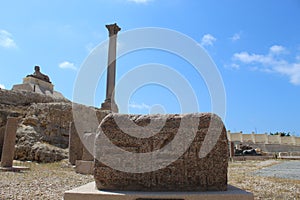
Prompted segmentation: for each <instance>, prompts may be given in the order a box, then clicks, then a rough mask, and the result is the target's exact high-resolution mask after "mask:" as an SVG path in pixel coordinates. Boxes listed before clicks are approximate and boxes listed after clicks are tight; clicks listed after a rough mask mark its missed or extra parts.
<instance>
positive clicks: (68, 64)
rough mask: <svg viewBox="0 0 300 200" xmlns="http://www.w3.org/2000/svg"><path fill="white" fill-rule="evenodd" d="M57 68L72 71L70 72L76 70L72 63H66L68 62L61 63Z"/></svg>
mask: <svg viewBox="0 0 300 200" xmlns="http://www.w3.org/2000/svg"><path fill="white" fill-rule="evenodd" d="M58 66H59V68H62V69H72V70H77V68H76V67H75V65H74V63H71V62H68V61H64V62H62V63H59V65H58Z"/></svg>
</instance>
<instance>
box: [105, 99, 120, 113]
mask: <svg viewBox="0 0 300 200" xmlns="http://www.w3.org/2000/svg"><path fill="white" fill-rule="evenodd" d="M101 110H110V111H112V112H115V113H118V112H119V108H118V106H117V104H116V103H115V102H114V101H111V100H110V99H106V100H105V101H104V103H102V104H101Z"/></svg>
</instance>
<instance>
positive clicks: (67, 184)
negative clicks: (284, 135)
mask: <svg viewBox="0 0 300 200" xmlns="http://www.w3.org/2000/svg"><path fill="white" fill-rule="evenodd" d="M285 163H286V162H285V161H274V160H267V161H239V162H230V163H229V169H228V179H229V182H228V183H229V184H231V185H233V186H236V187H238V188H241V189H244V190H247V191H249V192H252V193H253V194H254V197H255V199H284V200H286V199H300V180H292V179H286V178H284V179H282V178H278V177H276V178H274V177H264V176H256V175H253V172H255V171H258V170H263V168H266V167H269V166H272V165H275V164H278V165H280V166H281V169H284V168H285V166H286V165H285ZM15 164H16V165H23V166H27V167H30V170H29V171H24V172H19V173H16V172H0V177H1V178H0V199H1V200H7V199H26V200H31V199H33V200H35V199H54V200H56V199H60V200H61V199H62V198H63V194H64V192H65V191H66V190H70V189H73V188H76V187H78V186H81V185H84V184H86V183H89V182H91V181H93V176H92V175H81V174H76V173H75V172H74V169H73V168H72V167H71V166H70V165H68V162H67V161H66V160H64V161H62V162H58V163H52V164H37V163H24V162H16V163H15ZM275 166H277V165H275ZM275 166H274V167H275ZM288 166H290V164H288ZM292 166H299V163H298V164H296V162H295V163H293V165H292ZM299 173H300V172H299V171H298V172H297V175H299Z"/></svg>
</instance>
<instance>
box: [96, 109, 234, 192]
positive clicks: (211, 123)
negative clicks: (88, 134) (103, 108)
mask: <svg viewBox="0 0 300 200" xmlns="http://www.w3.org/2000/svg"><path fill="white" fill-rule="evenodd" d="M152 122H154V124H152ZM161 124H163V125H162V127H161V129H157V130H156V128H157V127H159V126H160V125H161ZM133 125H135V126H133ZM148 125H149V126H150V127H152V128H149V126H148ZM120 127H122V128H120ZM153 130H155V131H154V132H153ZM156 131H157V132H156ZM145 133H147V134H150V133H151V134H152V136H149V135H148V136H147V137H146V136H144V135H145ZM128 134H131V135H128ZM132 135H134V136H135V137H133V136H132ZM104 136H106V137H107V138H108V139H109V140H110V141H111V142H112V144H114V145H116V146H118V149H115V148H112V147H111V146H110V144H109V143H108V142H105V137H104ZM136 136H140V137H141V136H143V138H139V137H136ZM173 141H175V142H176V143H174V142H173ZM123 150H125V151H126V152H128V151H129V152H131V153H128V155H129V156H132V154H133V157H130V158H131V159H130V158H127V157H126V156H124V155H123V154H122V152H124V151H123ZM161 150H163V153H162V154H156V153H155V154H152V152H158V151H161ZM185 150H186V151H185ZM178 151H182V154H179V156H178V157H176V153H177V152H178ZM228 154H229V152H228V141H227V137H226V129H225V127H224V125H223V123H222V121H221V119H220V118H219V117H217V116H216V115H212V114H209V113H202V114H187V115H121V114H109V115H108V116H107V117H105V118H104V119H103V121H102V122H101V124H100V128H99V132H98V134H97V137H96V141H95V155H96V160H95V171H94V177H95V182H96V186H97V188H98V189H102V190H133V191H207V190H226V189H227V167H228ZM149 155H151V156H150V157H149ZM174 156H175V157H174ZM173 158H175V159H174V160H173V162H170V164H168V165H167V166H166V167H164V166H163V165H164V163H165V162H169V161H171V160H172V159H173ZM111 162H112V163H111ZM109 163H110V164H112V165H114V164H116V165H115V166H116V167H117V168H118V169H116V168H111V167H110V166H111V165H110V164H109ZM108 165H110V166H108ZM157 165H158V166H162V167H161V168H158V169H157V168H156V167H157ZM130 169H134V170H137V171H136V172H133V171H130ZM145 169H146V172H144V173H143V170H145ZM151 169H152V170H151ZM153 169H155V170H153ZM139 170H141V171H139Z"/></svg>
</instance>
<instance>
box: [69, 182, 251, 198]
mask: <svg viewBox="0 0 300 200" xmlns="http://www.w3.org/2000/svg"><path fill="white" fill-rule="evenodd" d="M82 199H86V200H99V199H101V200H241V199H242V200H254V196H253V194H252V193H250V192H246V191H244V190H241V189H239V188H236V187H234V186H231V185H228V190H227V191H219V192H212V191H209V192H138V191H131V192H128V191H110V192H108V191H100V190H97V189H96V186H95V182H91V183H88V184H86V185H83V186H80V187H78V188H75V189H73V190H69V191H66V192H65V194H64V200H82Z"/></svg>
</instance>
